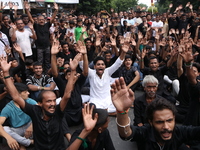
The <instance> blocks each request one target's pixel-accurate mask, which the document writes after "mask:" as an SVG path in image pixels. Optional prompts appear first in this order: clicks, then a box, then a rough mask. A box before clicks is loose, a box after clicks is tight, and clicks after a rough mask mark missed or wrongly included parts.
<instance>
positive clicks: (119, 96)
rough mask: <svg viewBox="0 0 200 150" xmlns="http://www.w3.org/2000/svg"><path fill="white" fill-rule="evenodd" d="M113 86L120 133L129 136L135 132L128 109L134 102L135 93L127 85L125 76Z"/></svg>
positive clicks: (125, 136)
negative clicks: (132, 128) (131, 126)
mask: <svg viewBox="0 0 200 150" xmlns="http://www.w3.org/2000/svg"><path fill="white" fill-rule="evenodd" d="M111 88H112V89H111V96H112V102H113V104H114V106H115V108H116V110H117V119H116V123H117V128H118V132H119V135H120V136H121V137H123V138H128V137H129V136H130V135H131V134H132V132H133V131H132V130H131V128H130V118H129V116H128V110H129V108H130V107H131V105H132V104H133V102H134V99H135V96H134V93H133V91H132V90H131V89H128V88H127V87H126V83H125V82H124V78H123V77H121V78H120V79H117V80H115V83H113V84H112V85H111Z"/></svg>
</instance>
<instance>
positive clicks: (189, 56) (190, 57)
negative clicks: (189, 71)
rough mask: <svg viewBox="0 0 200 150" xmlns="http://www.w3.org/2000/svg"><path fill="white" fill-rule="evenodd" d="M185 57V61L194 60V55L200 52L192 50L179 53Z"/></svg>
mask: <svg viewBox="0 0 200 150" xmlns="http://www.w3.org/2000/svg"><path fill="white" fill-rule="evenodd" d="M179 54H180V55H181V57H182V58H183V61H184V62H186V63H189V62H191V61H193V60H194V57H195V56H197V55H198V54H199V53H195V54H194V55H193V54H192V52H191V51H184V52H183V53H179Z"/></svg>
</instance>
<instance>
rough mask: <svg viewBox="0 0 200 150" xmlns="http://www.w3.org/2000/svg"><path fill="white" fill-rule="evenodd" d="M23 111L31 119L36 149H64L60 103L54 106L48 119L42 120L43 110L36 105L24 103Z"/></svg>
mask: <svg viewBox="0 0 200 150" xmlns="http://www.w3.org/2000/svg"><path fill="white" fill-rule="evenodd" d="M23 111H24V112H25V113H27V114H28V115H29V116H30V117H31V119H32V123H33V138H34V146H35V149H36V150H65V144H64V136H63V130H62V118H63V112H61V110H60V105H57V106H56V110H55V114H54V116H53V117H52V118H51V119H50V120H48V121H45V120H43V112H42V111H43V110H42V108H41V107H40V106H38V105H31V104H28V103H26V104H25V108H24V109H23Z"/></svg>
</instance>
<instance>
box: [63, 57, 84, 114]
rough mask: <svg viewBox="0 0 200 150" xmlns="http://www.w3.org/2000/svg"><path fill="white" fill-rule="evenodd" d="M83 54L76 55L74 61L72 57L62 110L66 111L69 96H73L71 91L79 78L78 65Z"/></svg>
mask: <svg viewBox="0 0 200 150" xmlns="http://www.w3.org/2000/svg"><path fill="white" fill-rule="evenodd" d="M81 56H82V54H81V53H78V54H77V55H76V56H75V57H74V59H73V61H72V60H71V59H70V68H71V75H70V78H69V80H68V82H67V85H66V88H65V93H64V95H63V97H62V100H61V102H60V110H61V111H64V109H65V107H66V105H67V102H68V100H69V98H70V97H71V92H72V91H73V88H74V84H75V82H76V80H77V79H78V75H77V74H76V67H77V66H78V62H79V61H80V59H81Z"/></svg>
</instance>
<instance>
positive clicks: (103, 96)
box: [79, 44, 129, 113]
mask: <svg viewBox="0 0 200 150" xmlns="http://www.w3.org/2000/svg"><path fill="white" fill-rule="evenodd" d="M128 48H129V46H128V45H126V44H124V46H123V47H122V52H121V55H120V56H119V58H118V59H117V60H116V61H115V63H114V64H113V65H112V66H110V67H108V68H106V65H105V60H104V58H103V57H97V58H95V60H94V61H93V63H94V69H95V70H92V69H90V68H89V72H88V78H89V83H90V101H89V102H90V103H94V104H95V105H96V108H101V109H107V111H108V113H113V112H116V109H115V107H114V105H113V103H112V101H111V95H110V89H111V88H110V78H111V75H112V74H113V73H114V72H115V71H116V70H117V69H118V68H119V67H120V66H121V64H122V63H123V60H124V57H125V55H126V52H127V51H128ZM79 65H80V68H81V69H82V68H83V62H80V63H79Z"/></svg>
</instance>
